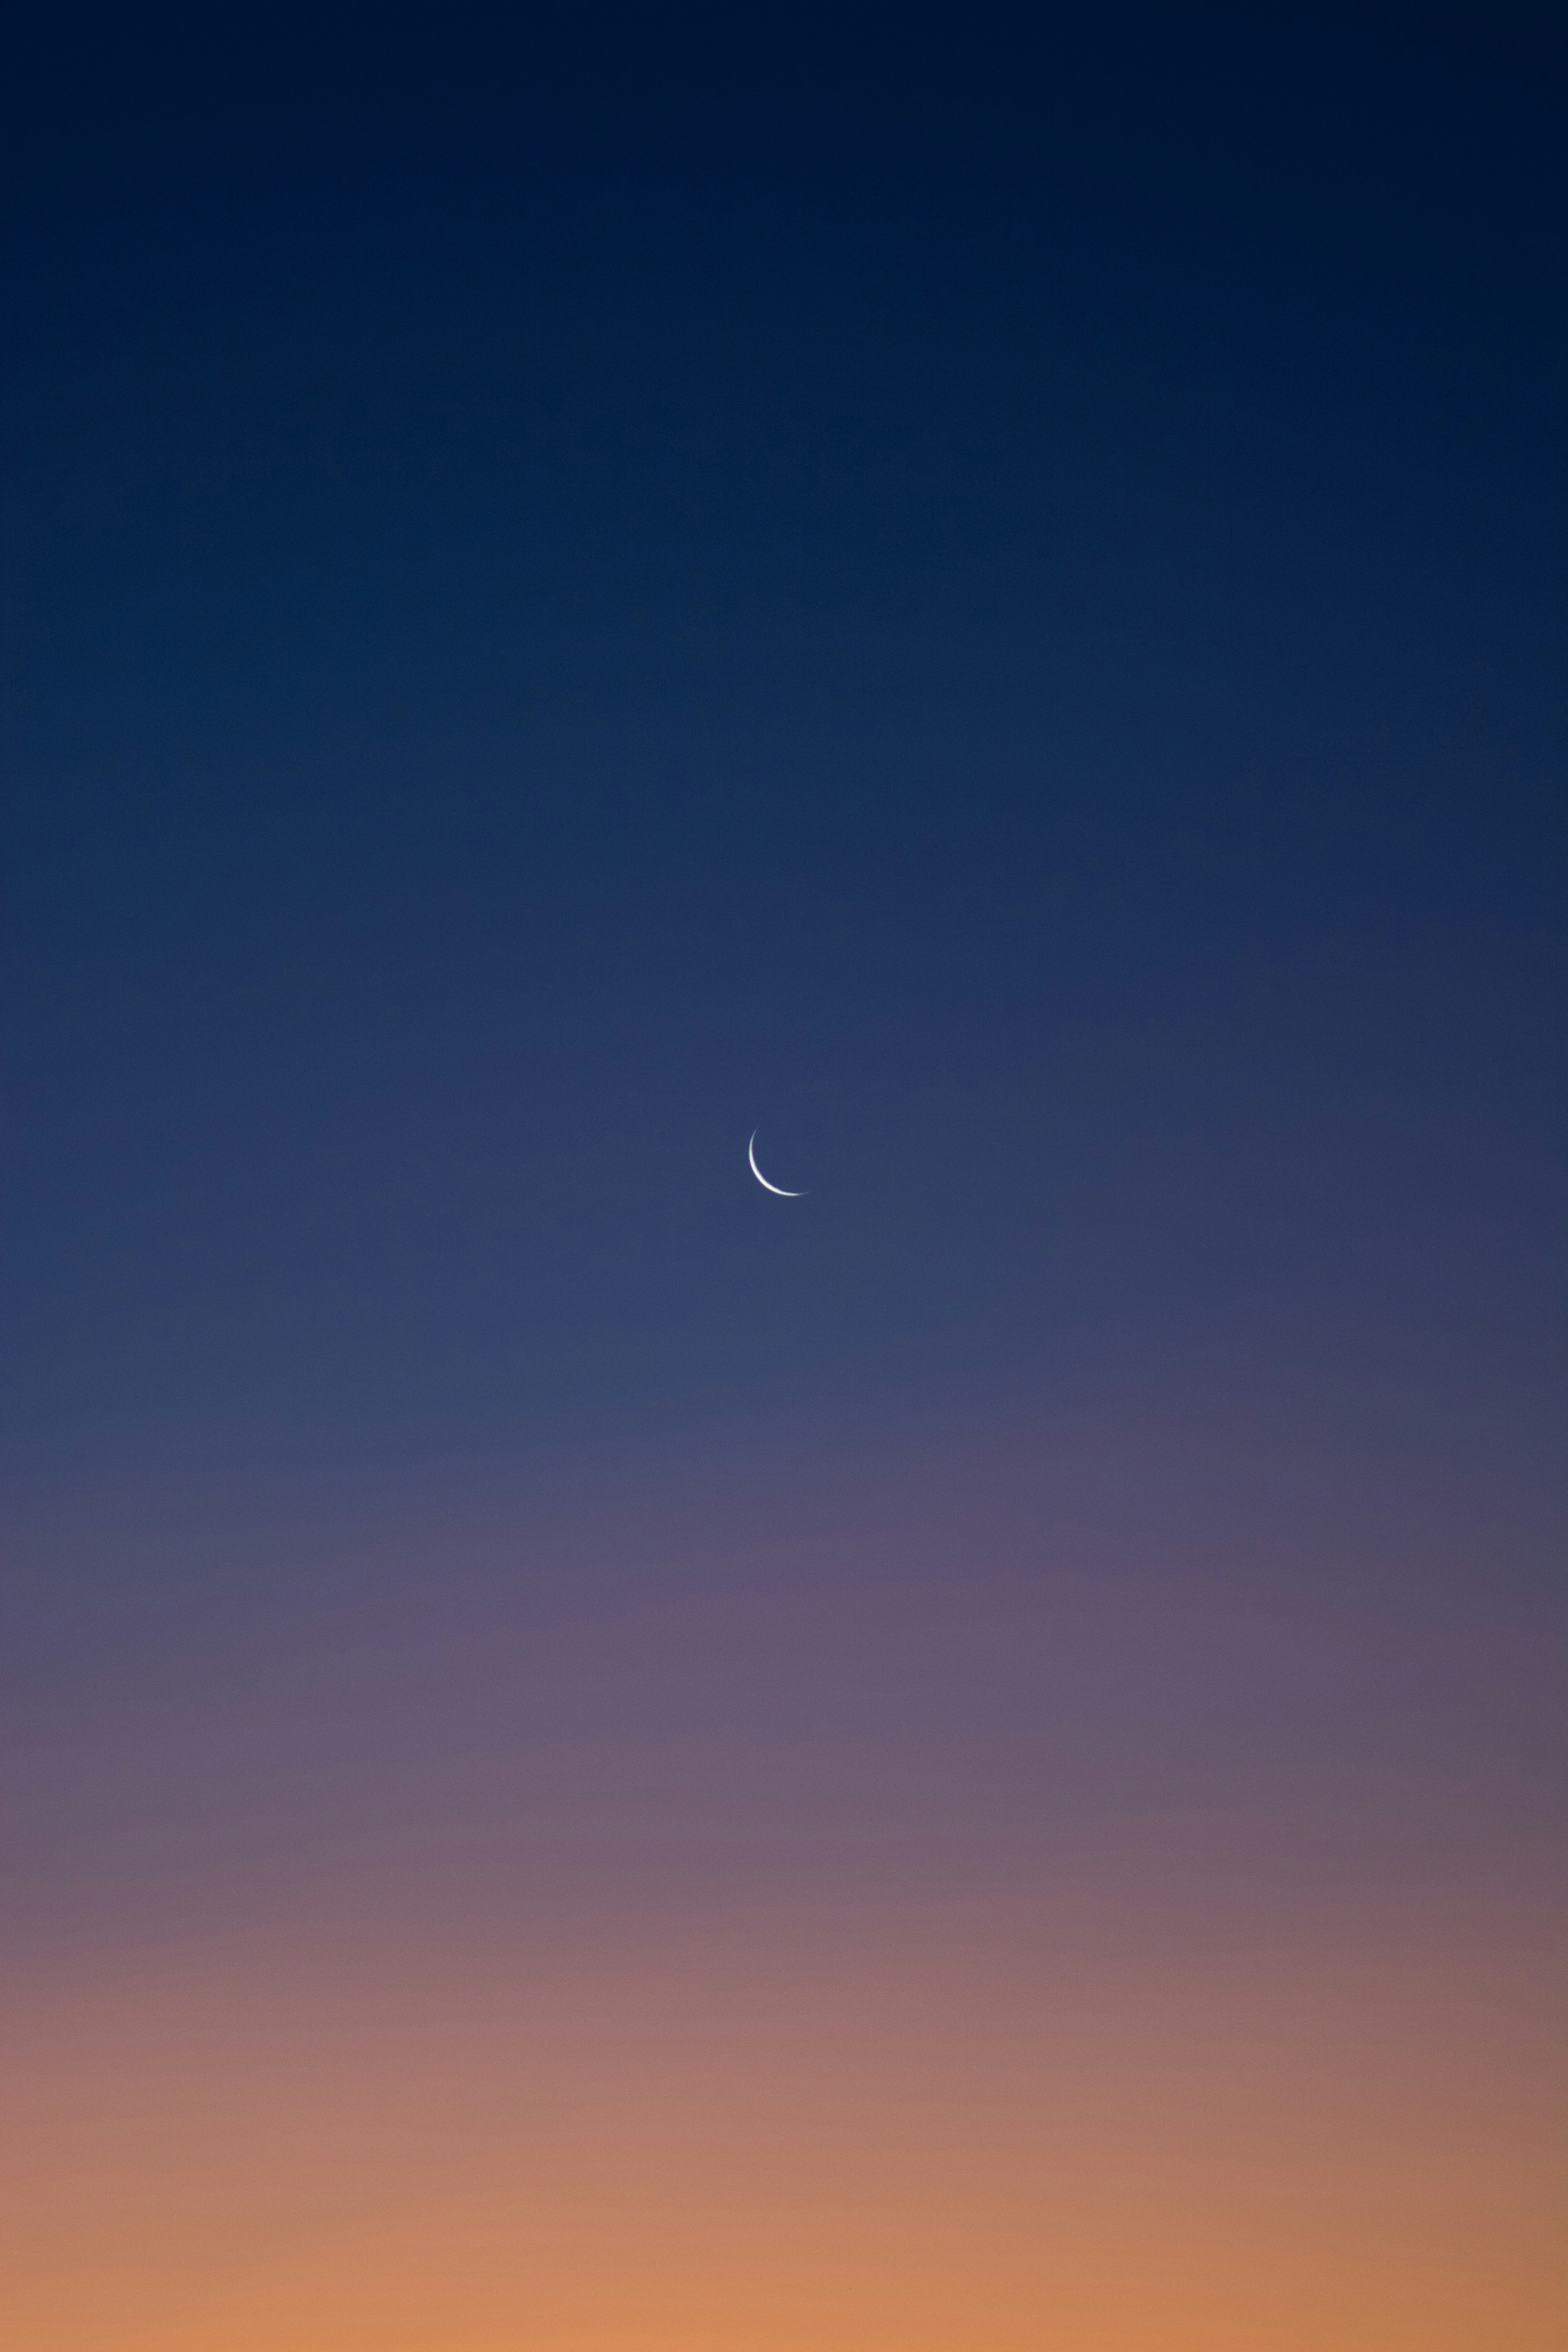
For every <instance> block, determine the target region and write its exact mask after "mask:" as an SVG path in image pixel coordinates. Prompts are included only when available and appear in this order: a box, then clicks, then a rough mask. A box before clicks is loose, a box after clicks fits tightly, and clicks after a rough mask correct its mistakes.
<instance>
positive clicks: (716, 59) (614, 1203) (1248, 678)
mask: <svg viewBox="0 0 1568 2352" xmlns="http://www.w3.org/2000/svg"><path fill="white" fill-rule="evenodd" d="M1091 14H1092V16H1093V22H1094V25H1095V26H1096V29H1094V30H1093V31H1089V30H1086V29H1085V26H1088V25H1089V21H1090V16H1091ZM1250 14H1251V16H1253V18H1254V19H1255V21H1253V22H1252V23H1250V24H1249V25H1247V26H1241V25H1239V24H1238V23H1235V22H1233V23H1228V24H1226V23H1222V21H1221V20H1220V19H1219V18H1218V17H1209V18H1207V19H1204V20H1202V21H1201V22H1198V21H1194V20H1193V19H1191V18H1190V17H1189V14H1188V12H1185V11H1177V10H1172V11H1169V12H1167V13H1166V15H1165V16H1164V17H1163V20H1162V21H1161V22H1160V23H1158V24H1156V25H1154V26H1152V27H1151V26H1150V25H1149V24H1147V23H1146V22H1144V21H1143V20H1142V19H1140V18H1137V17H1134V16H1121V17H1119V18H1116V19H1115V20H1114V21H1113V22H1112V21H1110V20H1109V19H1106V18H1105V17H1104V16H1102V15H1101V14H1100V12H1084V13H1083V20H1082V23H1081V24H1079V25H1075V24H1073V23H1071V22H1069V21H1068V19H1065V18H1062V19H1058V20H1056V23H1055V25H1054V27H1053V24H1052V22H1051V20H1050V18H1049V12H1032V13H1031V14H1030V15H1029V16H1027V18H1026V16H1025V15H1024V14H1023V13H1022V12H1021V13H1020V14H1018V15H1016V16H1012V17H1010V18H1007V19H1003V18H1001V17H985V16H983V15H975V14H974V13H973V12H968V11H963V12H960V11H954V12H952V13H951V14H950V15H942V14H937V15H931V16H926V17H924V18H922V19H921V21H920V23H919V24H918V25H911V24H910V23H909V22H908V21H903V20H900V18H898V17H897V16H893V15H892V14H890V13H889V15H887V16H880V17H877V18H873V17H871V16H858V17H854V18H852V19H850V20H848V26H847V29H846V25H845V23H844V22H841V21H837V20H835V21H833V22H826V21H822V20H816V19H813V20H810V21H807V20H805V19H803V18H802V17H800V16H799V15H798V14H797V13H795V12H785V14H784V16H780V17H778V18H777V19H776V20H774V21H772V22H770V23H769V24H768V25H766V26H759V23H758V22H757V20H756V19H755V16H754V13H753V12H742V11H734V12H731V14H730V16H728V17H727V18H726V19H725V20H723V21H722V22H721V21H719V20H717V19H714V18H705V19H700V18H699V17H697V16H692V15H688V14H680V13H679V12H677V13H676V14H674V15H672V16H668V18H666V17H662V16H659V17H658V18H657V20H656V16H655V13H654V12H648V13H647V14H646V15H645V16H643V18H642V19H641V20H640V21H639V22H638V23H637V24H636V25H634V26H631V27H630V28H628V27H627V26H626V23H625V22H623V21H620V20H617V19H615V18H613V17H611V16H600V17H598V18H596V19H595V20H594V21H593V22H591V23H588V22H585V21H582V20H581V19H578V20H575V21H574V25H573V27H572V29H570V30H560V29H555V28H547V29H543V30H541V29H539V28H538V27H537V26H531V25H530V23H529V22H528V20H527V18H526V16H525V14H524V13H523V12H518V15H517V17H516V19H515V21H514V23H513V24H512V26H511V28H510V29H509V30H506V31H504V32H503V31H498V30H497V29H495V27H494V26H491V27H489V29H486V28H485V27H483V26H471V25H466V24H465V23H464V22H463V21H462V20H461V19H460V18H459V17H458V16H454V15H452V14H449V13H447V12H437V11H435V10H431V11H428V12H421V13H420V14H419V15H417V16H407V17H405V18H403V19H400V20H399V21H397V22H396V23H395V24H393V25H392V26H388V25H387V24H385V23H384V22H382V21H379V20H377V19H375V18H374V17H373V16H370V15H369V14H367V15H366V16H364V17H363V18H362V19H360V20H358V21H355V22H353V23H350V22H349V21H348V20H347V19H345V18H342V17H334V18H332V19H331V21H323V20H319V19H314V18H312V19H310V20H309V21H301V22H299V23H296V24H294V25H292V26H290V25H289V24H280V23H279V21H278V20H277V19H276V16H275V15H274V12H270V11H268V12H257V13H256V15H255V16H254V18H253V19H250V20H247V21H246V22H245V23H243V24H242V25H241V26H239V28H238V29H236V26H235V25H234V24H233V23H232V22H230V21H227V20H225V21H223V22H221V23H219V22H216V20H215V21H213V22H210V23H204V24H202V25H200V26H193V25H185V26H179V27H174V26H171V25H170V23H169V22H168V20H166V19H165V20H163V23H161V24H153V25H148V24H146V23H143V22H142V21H140V20H139V19H138V20H137V21H134V22H133V21H132V17H131V15H130V13H129V12H127V14H126V16H125V17H124V19H123V21H121V23H120V24H119V25H118V26H105V25H103V24H102V23H89V20H86V19H77V20H75V21H74V22H71V23H67V22H65V21H64V20H63V19H62V18H61V17H60V16H58V13H55V14H52V15H51V16H49V19H48V21H47V24H46V26H45V27H44V29H43V30H42V31H41V32H39V33H38V35H37V38H36V39H32V38H30V37H24V39H23V40H22V41H21V42H20V43H18V44H17V45H16V47H13V50H12V52H11V63H10V66H9V67H8V68H7V72H6V76H5V79H6V80H7V81H8V82H9V84H10V96H9V98H8V100H6V101H5V117H6V119H5V125H4V131H5V148H6V151H7V155H8V162H7V164H6V179H7V189H8V193H7V198H6V209H7V214H8V225H7V238H6V252H5V268H6V279H7V293H6V298H5V309H6V314H7V319H8V321H9V327H10V332H9V335H8V338H7V340H8V342H9V345H10V351H11V359H10V362H9V364H8V368H7V374H8V377H9V383H8V388H7V391H6V394H5V480H6V509H5V596H6V656H5V658H6V672H7V682H6V698H5V797H6V802H7V806H8V814H7V818H6V824H5V854H4V886H5V935H4V966H3V976H4V984H5V999H6V1008H7V1009H6V1014H5V1039H4V1063H3V1068H0V1080H3V1085H4V1098H3V1106H0V1119H3V1132H0V1186H3V1194H0V1197H3V1202H4V1212H5V1239H4V1253H5V1302H4V1326H5V1328H4V1338H3V1341H0V1353H3V1359H4V1391H3V1393H4V1402H5V1418H6V1421H7V1423H8V1425H9V1427H10V1430H11V1432H12V1444H13V1446H14V1447H15V1446H19V1447H20V1449H21V1450H22V1452H23V1453H24V1454H26V1453H29V1452H34V1451H37V1450H38V1449H41V1450H42V1451H43V1453H45V1454H54V1453H58V1450H59V1449H61V1448H64V1449H66V1451H67V1452H69V1451H70V1450H71V1449H73V1448H76V1447H79V1446H84V1445H85V1446H91V1445H95V1444H104V1443H108V1444H122V1443H125V1442H133V1441H134V1440H135V1438H136V1436H137V1434H138V1433H141V1432H144V1431H145V1430H146V1429H147V1428H149V1427H156V1428H158V1429H160V1430H164V1429H167V1428H169V1427H171V1426H173V1427H176V1428H178V1427H182V1426H195V1425H198V1424H201V1423H204V1421H205V1420H207V1419H212V1420H216V1421H217V1422H219V1423H224V1424H225V1425H226V1426H227V1425H233V1424H238V1425H240V1426H242V1427H243V1426H251V1425H254V1426H257V1427H266V1428H267V1429H268V1430H275V1429H279V1428H281V1429H282V1430H284V1431H286V1432H293V1433H306V1432H312V1433H317V1434H319V1433H321V1432H328V1433H331V1432H333V1431H341V1432H351V1431H352V1432H354V1433H360V1434H363V1433H364V1432H366V1431H367V1430H368V1431H371V1432H374V1433H383V1434H386V1433H398V1432H407V1431H420V1430H433V1431H439V1432H441V1433H445V1434H449V1433H451V1432H452V1431H453V1430H454V1429H457V1430H458V1431H474V1432H482V1433H485V1434H487V1435H488V1434H491V1433H507V1432H515V1431H518V1430H523V1431H526V1430H528V1429H530V1428H533V1427H536V1426H540V1425H542V1423H547V1422H550V1421H552V1419H553V1418H554V1417H557V1416H563V1417H565V1418H566V1419H568V1420H570V1419H572V1418H574V1417H577V1418H579V1419H580V1418H582V1417H583V1416H587V1417H588V1418H589V1419H590V1420H592V1419H593V1418H595V1416H602V1415H605V1414H610V1415H616V1414H620V1413H623V1412H634V1413H635V1412H642V1411H645V1410H648V1409H650V1408H658V1409H659V1410H668V1409H669V1408H670V1406H671V1405H673V1406H674V1407H675V1409H677V1410H685V1409H687V1408H688V1407H689V1408H690V1409H692V1410H700V1409H703V1408H704V1407H705V1406H706V1405H707V1404H708V1403H710V1402H713V1401H715V1400H734V1399H736V1398H739V1399H741V1400H742V1401H744V1400H745V1399H746V1398H747V1397H749V1396H752V1395H756V1396H762V1395H763V1394H767V1393H773V1391H775V1390H776V1389H777V1388H778V1387H780V1386H782V1387H783V1388H784V1390H786V1391H799V1390H801V1389H802V1388H805V1389H811V1388H814V1387H816V1386H818V1385H821V1384H824V1383H826V1384H827V1385H835V1384H837V1385H842V1384H846V1383H848V1384H853V1383H855V1382H858V1381H879V1380H885V1379H896V1378H898V1377H900V1376H901V1375H903V1374H906V1373H910V1374H924V1373H928V1372H931V1371H936V1370H942V1369H944V1368H949V1367H952V1366H954V1365H958V1366H964V1365H972V1364H983V1363H985V1362H987V1361H990V1360H995V1359H998V1358H1003V1359H1011V1358H1014V1357H1016V1356H1025V1357H1027V1356H1030V1355H1032V1354H1034V1353H1037V1352H1040V1351H1048V1350H1049V1349H1051V1348H1052V1347H1054V1346H1057V1345H1058V1344H1059V1342H1060V1341H1061V1339H1062V1335H1063V1334H1065V1333H1070V1332H1072V1331H1074V1330H1078V1329H1081V1328H1087V1327H1089V1326H1092V1325H1093V1324H1094V1322H1095V1321H1096V1319H1097V1318H1104V1317H1107V1316H1110V1317H1114V1316H1117V1315H1124V1314H1127V1313H1133V1314H1137V1313H1142V1312H1148V1311H1158V1310H1159V1309H1160V1308H1161V1307H1163V1306H1164V1305H1166V1304H1169V1303H1171V1302H1191V1301H1193V1300H1199V1301H1201V1300H1204V1299H1206V1298H1212V1297H1220V1296H1222V1295H1223V1294H1225V1292H1226V1289H1227V1287H1234V1286H1236V1285H1237V1284H1240V1285H1246V1284H1247V1283H1250V1282H1254V1281H1258V1280H1264V1279H1267V1278H1268V1276H1270V1274H1271V1273H1272V1272H1274V1271H1277V1270H1278V1269H1279V1266H1280V1265H1283V1264H1287V1263H1289V1264H1290V1265H1300V1264H1302V1263H1305V1264H1307V1265H1310V1266H1313V1265H1315V1266H1321V1267H1323V1268H1327V1269H1331V1270H1337V1271H1335V1272H1334V1276H1333V1278H1336V1279H1344V1280H1345V1281H1347V1282H1350V1283H1351V1284H1352V1286H1353V1263H1354V1260H1355V1254H1356V1251H1357V1250H1358V1248H1361V1247H1363V1246H1364V1244H1365V1242H1366V1237H1367V1235H1368V1234H1373V1233H1376V1232H1382V1231H1384V1230H1387V1229H1389V1228H1391V1227H1392V1228H1396V1229H1399V1230H1405V1229H1407V1228H1410V1227H1412V1226H1415V1227H1421V1226H1423V1225H1424V1224H1425V1225H1430V1226H1433V1227H1434V1228H1439V1229H1444V1230H1447V1229H1448V1228H1449V1227H1455V1228H1458V1226H1461V1225H1463V1226H1467V1229H1468V1227H1469V1226H1473V1225H1474V1224H1475V1223H1477V1222H1478V1221H1479V1222H1481V1223H1487V1222H1490V1223H1491V1224H1493V1225H1495V1226H1498V1227H1500V1228H1507V1229H1508V1230H1509V1231H1510V1232H1521V1233H1523V1234H1524V1235H1525V1236H1526V1240H1525V1244H1524V1246H1525V1247H1526V1249H1527V1252H1528V1249H1529V1248H1530V1247H1531V1246H1532V1245H1533V1244H1531V1240H1530V1236H1531V1235H1532V1234H1536V1233H1538V1232H1543V1231H1544V1230H1545V1225H1546V1222H1547V1204H1548V1202H1549V1196H1550V1192H1551V1187H1552V1169H1553V1167H1554V1166H1555V1165H1556V1164H1557V1152H1558V1150H1559V1149H1560V1146H1559V1145H1557V1144H1555V1143H1554V1141H1553V1137H1554V1133H1555V1132H1556V1130H1555V1129H1554V1127H1553V1120H1554V1118H1555V1117H1556V1116H1557V1114H1556V1112H1555V1111H1554V1108H1553V1100H1554V1096H1553V1088H1554V1085H1555V1079H1554V1072H1555V1067H1556V1064H1557V1061H1558V1057H1559V1054H1560V1034H1559V1031H1558V1029H1557V1026H1556V1016H1555V1012H1554V991H1555V990H1556V989H1557V988H1560V986H1561V981H1562V974H1561V970H1560V966H1559V967H1556V968H1555V973H1554V967H1553V965H1552V961H1551V958H1550V956H1549V953H1548V946H1547V942H1548V940H1549V938H1550V935H1551V931H1552V922H1553V917H1554V914H1555V913H1556V912H1557V911H1558V910H1559V909H1560V905H1561V889H1562V872H1561V865H1560V854H1561V833H1560V826H1561V800H1562V776H1563V752H1564V748H1565V745H1564V736H1565V730H1564V725H1563V719H1564V702H1563V674H1564V673H1563V613H1564V601H1565V600H1564V594H1563V581H1564V570H1563V546H1564V541H1563V521H1564V511H1563V414H1564V412H1563V364H1562V362H1563V315H1564V313H1563V301H1562V253H1563V230H1564V227H1565V226H1568V222H1565V217H1564V210H1565V208H1564V204H1563V194H1564V191H1563V150H1564V146H1565V144H1568V142H1563V138H1562V121H1563V71H1562V68H1563V40H1562V38H1561V37H1558V36H1556V35H1554V34H1553V33H1552V31H1551V30H1550V28H1549V27H1548V26H1546V24H1545V22H1544V19H1545V16H1546V14H1547V12H1545V11H1539V10H1538V11H1532V12H1529V13H1528V14H1521V15H1520V16H1517V17H1515V18H1513V19H1512V20H1510V19H1509V18H1508V17H1507V16H1506V14H1505V15H1504V16H1500V15H1499V13H1498V12H1497V11H1495V10H1488V11H1484V12H1483V11H1481V10H1479V9H1477V10H1474V11H1471V12H1468V16H1466V17H1458V16H1454V17H1448V18H1447V19H1446V20H1445V21H1444V22H1443V23H1441V24H1437V23H1435V22H1433V21H1429V12H1423V11H1416V10H1412V11H1411V12H1409V14H1408V16H1404V17H1401V18H1397V19H1396V18H1394V16H1384V17H1382V18H1379V17H1377V16H1376V15H1375V12H1373V14H1370V15H1369V14H1368V13H1367V12H1362V13H1361V14H1360V15H1358V16H1355V17H1353V18H1349V17H1347V19H1346V20H1345V21H1344V23H1343V24H1342V25H1341V26H1338V27H1337V28H1336V27H1330V26H1325V25H1324V24H1323V22H1322V21H1321V17H1319V16H1317V14H1316V12H1314V13H1313V21H1312V22H1311V23H1310V24H1309V23H1306V22H1305V21H1303V23H1302V24H1301V25H1300V26H1298V27H1297V28H1296V29H1295V30H1294V31H1289V32H1285V31H1281V29H1280V28H1279V26H1278V25H1276V24H1274V23H1273V22H1272V16H1273V12H1250ZM1266 17H1267V18H1268V22H1267V24H1266V23H1265V18H1266ZM753 1127H758V1128H760V1129H761V1130H762V1136H761V1139H760V1141H759V1150H760V1151H761V1152H762V1154H763V1165H764V1167H768V1168H769V1169H770V1172H772V1173H774V1174H776V1176H777V1178H778V1180H779V1181H781V1182H783V1183H785V1184H799V1185H802V1186H805V1187H806V1188H808V1193H809V1197H808V1199H807V1200H806V1201H805V1202H801V1203H799V1204H797V1205H796V1206H794V1207H788V1208H786V1207H785V1206H784V1204H781V1203H776V1202H770V1201H768V1200H766V1199H764V1197H763V1195H762V1194H761V1193H760V1192H758V1191H757V1190H756V1188H755V1187H754V1186H752V1184H751V1182H750V1180H749V1178H748V1177H747V1175H746V1172H745V1168H744V1160H743V1152H744V1146H745V1139H746V1137H747V1135H748V1134H749V1132H750V1131H751V1129H752V1128H753ZM1347 1268H1351V1269H1352V1272H1351V1273H1347V1271H1346V1269H1347Z"/></svg>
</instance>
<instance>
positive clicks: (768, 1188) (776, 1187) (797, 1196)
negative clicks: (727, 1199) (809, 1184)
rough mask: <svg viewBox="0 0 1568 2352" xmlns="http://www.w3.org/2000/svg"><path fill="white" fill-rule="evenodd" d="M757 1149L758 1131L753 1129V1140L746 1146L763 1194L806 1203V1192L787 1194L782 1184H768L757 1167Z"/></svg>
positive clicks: (753, 1172) (747, 1154)
mask: <svg viewBox="0 0 1568 2352" xmlns="http://www.w3.org/2000/svg"><path fill="white" fill-rule="evenodd" d="M756 1147H757V1130H756V1129H755V1128H754V1127H753V1128H752V1139H751V1141H750V1143H748V1144H747V1146H746V1157H747V1159H748V1160H750V1161H751V1163H752V1175H753V1176H754V1177H755V1178H756V1180H757V1181H758V1183H759V1184H760V1185H761V1186H762V1188H763V1192H776V1193H777V1194H778V1196H779V1199H780V1200H781V1201H804V1200H805V1193H804V1192H785V1191H784V1186H783V1185H782V1184H770V1183H769V1182H768V1180H767V1178H766V1177H765V1176H764V1175H763V1171H762V1170H761V1169H760V1168H759V1167H758V1165H757V1148H756Z"/></svg>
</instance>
